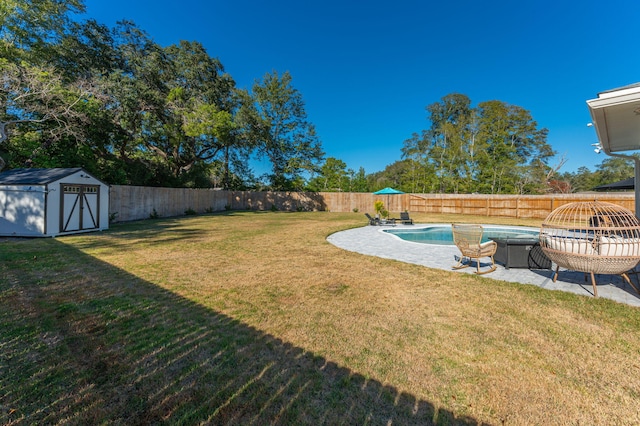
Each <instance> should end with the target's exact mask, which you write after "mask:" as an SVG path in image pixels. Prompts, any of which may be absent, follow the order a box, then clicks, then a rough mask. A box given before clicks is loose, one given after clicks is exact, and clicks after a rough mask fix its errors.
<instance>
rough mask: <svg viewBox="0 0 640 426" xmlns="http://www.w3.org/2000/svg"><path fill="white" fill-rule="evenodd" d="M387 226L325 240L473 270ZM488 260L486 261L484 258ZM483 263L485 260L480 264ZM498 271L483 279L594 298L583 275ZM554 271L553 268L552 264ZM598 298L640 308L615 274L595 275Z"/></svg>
mask: <svg viewBox="0 0 640 426" xmlns="http://www.w3.org/2000/svg"><path fill="white" fill-rule="evenodd" d="M429 225H436V224H423V225H420V224H416V225H397V226H395V227H393V228H394V229H402V228H406V229H416V228H420V227H422V226H429ZM389 228H390V227H389V226H369V225H367V226H363V227H361V228H354V229H349V230H346V231H341V232H336V233H335V234H332V235H329V237H327V241H328V242H330V243H331V244H333V245H335V246H336V247H339V248H342V249H344V250H348V251H353V252H357V253H361V254H365V255H369V256H377V257H382V258H385V259H393V260H397V261H400V262H406V263H413V264H416V265H422V266H426V267H428V268H434V269H443V270H447V271H453V272H460V273H473V272H474V271H475V269H476V268H475V267H470V268H463V269H458V270H454V269H451V266H452V265H454V264H455V263H456V262H457V257H458V256H459V255H460V251H459V250H458V248H457V247H456V246H454V245H451V246H445V245H430V244H422V243H414V242H410V241H404V240H401V239H400V238H398V237H396V236H393V235H391V234H388V233H385V232H383V230H384V229H389ZM487 261H488V259H487ZM483 262H484V261H483ZM496 265H497V269H496V270H495V271H494V272H491V273H489V274H486V275H483V277H486V278H491V279H496V280H503V281H509V282H515V283H521V284H532V285H536V286H538V287H542V288H545V289H548V290H561V291H567V292H570V293H576V294H581V295H584V296H588V297H593V287H592V285H591V279H590V278H588V279H587V280H585V274H584V273H582V272H575V271H567V270H564V269H563V268H560V274H559V275H558V279H557V281H556V282H555V283H554V282H553V280H552V278H553V271H552V270H549V269H537V270H534V269H526V268H510V269H507V268H505V267H504V266H503V265H501V264H499V263H497V262H496ZM554 269H555V265H554ZM636 278H637V277H633V276H632V277H631V279H632V280H633V283H634V285H636V287H638V288H640V286H639V285H638V281H637V280H636ZM596 283H597V286H598V296H599V297H602V298H606V299H612V300H615V301H617V302H620V303H625V304H627V305H631V306H638V307H640V295H638V293H636V291H635V290H634V289H633V288H632V287H631V286H630V285H629V284H627V283H626V282H624V280H623V279H622V277H620V276H617V275H602V274H596Z"/></svg>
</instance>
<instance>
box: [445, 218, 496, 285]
mask: <svg viewBox="0 0 640 426" xmlns="http://www.w3.org/2000/svg"><path fill="white" fill-rule="evenodd" d="M451 227H452V233H453V242H454V244H455V245H456V246H457V247H458V249H459V250H460V252H461V256H460V259H459V260H458V263H457V264H456V265H453V266H452V268H453V269H461V268H466V267H467V266H471V260H472V259H475V261H476V272H475V273H476V274H479V275H481V274H488V273H489V272H493V271H495V270H496V263H495V261H494V259H493V255H494V254H495V253H496V250H497V248H498V243H496V242H495V241H487V242H486V243H483V242H482V234H483V232H484V230H483V228H482V225H462V224H455V223H454V224H452V225H451ZM483 257H489V258H491V267H490V268H489V269H488V270H484V271H480V258H483ZM465 258H467V259H468V260H469V262H468V263H466V264H465V263H463V260H464V259H465Z"/></svg>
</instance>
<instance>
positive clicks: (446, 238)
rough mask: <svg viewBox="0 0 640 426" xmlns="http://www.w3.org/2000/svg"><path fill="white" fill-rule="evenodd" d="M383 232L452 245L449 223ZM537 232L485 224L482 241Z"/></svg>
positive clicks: (425, 242) (415, 239) (417, 240)
mask: <svg viewBox="0 0 640 426" xmlns="http://www.w3.org/2000/svg"><path fill="white" fill-rule="evenodd" d="M384 232H387V233H389V234H392V235H395V236H396V237H398V238H401V239H403V240H405V241H412V242H415V243H422V244H440V245H448V246H452V245H453V235H452V234H451V225H440V226H428V227H425V228H416V229H385V230H384ZM539 234H540V232H539V230H537V229H527V228H522V229H520V228H510V227H499V226H485V227H484V232H483V234H482V242H486V241H489V240H491V239H492V238H523V237H527V238H531V237H534V238H538V236H539Z"/></svg>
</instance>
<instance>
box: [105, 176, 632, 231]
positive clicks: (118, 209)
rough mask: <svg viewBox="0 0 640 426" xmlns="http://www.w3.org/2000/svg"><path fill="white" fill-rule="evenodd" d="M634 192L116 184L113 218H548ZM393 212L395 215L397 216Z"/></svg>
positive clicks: (622, 201)
mask: <svg viewBox="0 0 640 426" xmlns="http://www.w3.org/2000/svg"><path fill="white" fill-rule="evenodd" d="M634 197H635V195H634V193H629V192H624V193H584V194H546V195H482V194H398V195H374V194H372V193H360V192H317V193H312V192H253V191H222V190H216V189H192V188H152V187H143V186H124V185H112V186H111V187H110V194H109V216H110V218H111V220H112V221H113V222H121V221H130V220H138V219H147V218H149V217H154V216H159V217H171V216H181V215H185V214H188V213H193V212H195V213H207V212H215V211H224V210H279V211H330V212H354V211H356V212H360V213H365V212H368V213H374V208H373V204H374V202H375V201H376V200H381V201H382V202H383V203H384V205H385V208H386V209H387V210H388V211H390V212H391V213H392V215H394V216H398V214H397V213H399V212H401V211H405V210H406V211H409V212H413V213H434V214H435V213H451V214H470V215H479V216H501V217H516V218H535V219H544V218H545V217H547V215H548V214H549V213H551V212H552V211H553V210H555V209H556V208H558V207H560V206H561V205H563V204H567V203H572V202H576V201H594V200H598V201H606V202H610V203H613V204H618V205H620V206H623V207H625V208H627V209H629V210H631V211H634V210H635V198H634ZM394 213H395V214H394Z"/></svg>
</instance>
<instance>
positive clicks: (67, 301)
mask: <svg viewBox="0 0 640 426" xmlns="http://www.w3.org/2000/svg"><path fill="white" fill-rule="evenodd" d="M3 246H4V247H3ZM8 248H10V249H11V253H10V254H9V252H8V251H7V250H8ZM0 256H1V257H0V272H1V273H2V275H1V276H2V280H1V281H0V310H1V312H0V349H1V352H0V422H1V423H3V424H97V423H107V424H158V423H171V424H199V423H205V424H207V423H210V424H254V425H264V424H374V425H377V424H380V425H382V424H385V425H386V424H434V423H435V424H478V422H477V421H475V420H474V419H471V418H468V417H460V416H458V417H457V416H456V415H455V414H454V413H452V412H449V411H447V410H443V409H441V408H436V407H434V405H433V404H432V403H430V402H429V401H424V400H419V399H417V398H416V397H414V396H413V395H410V394H406V393H401V392H398V390H396V389H395V388H394V387H392V386H388V385H385V384H383V383H380V382H378V381H376V380H375V379H372V378H367V377H363V376H362V375H360V374H357V373H354V372H353V371H351V370H349V369H348V368H344V367H341V366H339V365H336V364H335V363H333V362H331V361H330V360H327V359H325V358H323V357H321V356H316V355H314V354H312V353H309V352H307V351H305V350H304V349H301V348H299V347H295V346H292V345H291V344H289V343H287V342H284V341H282V340H280V339H278V338H277V337H274V336H271V335H268V334H265V333H263V332H260V331H259V330H256V329H254V328H252V327H249V326H247V325H245V324H243V323H242V322H240V321H238V320H236V319H233V318H230V317H228V316H225V315H223V314H221V313H218V312H215V311H213V310H211V309H208V308H205V307H203V306H202V305H199V304H197V303H194V302H192V301H190V300H188V299H185V298H183V297H180V296H178V295H176V294H174V293H171V292H169V291H166V290H163V289H161V288H159V287H157V286H155V285H153V284H151V283H149V282H146V281H143V280H141V279H139V278H137V277H135V276H132V275H130V274H128V273H127V272H125V271H123V270H120V269H117V268H115V267H113V266H111V265H109V264H106V263H103V262H101V261H98V260H96V259H95V258H92V257H89V256H87V255H85V254H83V253H81V252H79V251H77V250H75V249H74V248H73V247H70V246H68V245H66V244H63V243H61V242H60V241H58V240H55V239H47V240H42V239H39V240H20V241H13V242H0Z"/></svg>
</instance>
